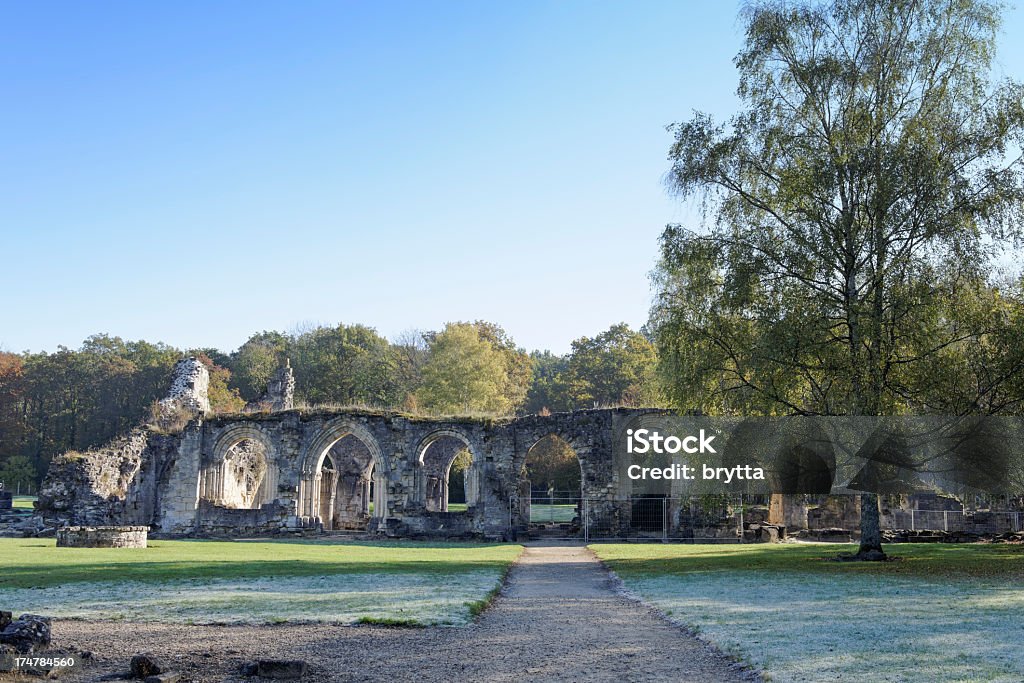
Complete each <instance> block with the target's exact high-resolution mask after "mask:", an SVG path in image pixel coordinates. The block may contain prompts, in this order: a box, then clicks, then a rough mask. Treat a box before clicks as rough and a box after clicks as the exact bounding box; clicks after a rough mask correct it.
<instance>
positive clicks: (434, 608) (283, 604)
mask: <svg viewBox="0 0 1024 683" xmlns="http://www.w3.org/2000/svg"><path fill="white" fill-rule="evenodd" d="M500 580H501V576H500V572H498V571H492V570H480V571H470V572H458V573H452V574H441V573H434V572H432V573H424V574H383V575H379V574H336V575H330V576H306V577H286V578H266V579H210V580H201V581H200V580H196V581H187V580H185V581H166V582H163V583H146V582H139V581H130V582H127V581H126V582H117V583H115V582H102V583H69V584H66V585H63V586H53V587H49V588H24V589H5V590H0V604H4V605H8V606H9V607H13V608H14V609H15V611H16V612H17V613H23V612H32V613H35V614H46V615H49V616H53V617H58V618H75V619H124V620H129V621H156V622H167V623H194V624H210V623H231V624H261V623H276V622H281V621H291V622H330V623H343V624H351V623H355V622H356V621H358V620H359V619H361V618H364V617H370V618H375V619H383V620H396V621H403V622H416V623H419V624H423V625H435V624H438V625H459V624H465V623H467V622H468V621H469V619H470V608H469V606H468V604H467V603H472V602H474V601H477V600H480V599H483V598H485V597H486V596H487V594H488V593H489V592H490V591H491V590H493V589H494V588H495V586H497V585H498V583H499V581H500Z"/></svg>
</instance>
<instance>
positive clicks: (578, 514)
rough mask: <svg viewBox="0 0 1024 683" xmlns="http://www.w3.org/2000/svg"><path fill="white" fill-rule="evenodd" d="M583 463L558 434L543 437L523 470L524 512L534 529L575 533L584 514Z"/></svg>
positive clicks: (520, 485)
mask: <svg viewBox="0 0 1024 683" xmlns="http://www.w3.org/2000/svg"><path fill="white" fill-rule="evenodd" d="M582 504H583V464H582V463H581V462H580V459H579V457H578V455H577V453H576V450H575V449H574V448H573V447H572V445H570V444H569V442H568V441H566V440H565V439H563V438H561V437H560V436H558V435H557V434H548V435H547V436H544V437H543V438H541V439H539V440H538V441H537V442H536V443H534V444H533V446H531V447H530V450H528V451H527V452H526V458H525V459H524V460H523V465H522V467H521V469H520V472H519V505H520V515H521V516H522V519H523V521H524V522H527V523H528V524H529V528H530V531H531V533H542V534H555V535H575V534H576V533H578V532H579V530H580V526H581V524H580V520H581V519H582V515H583V509H582Z"/></svg>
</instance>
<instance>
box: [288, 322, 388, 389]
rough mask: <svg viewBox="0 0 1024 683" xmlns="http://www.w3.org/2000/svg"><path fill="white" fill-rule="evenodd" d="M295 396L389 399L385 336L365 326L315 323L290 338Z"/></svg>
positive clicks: (289, 351)
mask: <svg viewBox="0 0 1024 683" xmlns="http://www.w3.org/2000/svg"><path fill="white" fill-rule="evenodd" d="M288 354H289V356H290V357H291V361H292V369H293V370H294V372H295V385H296V390H295V393H296V398H297V399H301V400H304V401H306V402H308V403H330V402H334V403H342V404H353V403H364V404H368V405H385V406H386V405H391V404H392V403H394V402H395V399H396V394H395V391H394V389H395V386H394V364H395V358H394V356H393V355H392V353H391V349H390V346H389V344H388V342H387V340H386V339H384V338H383V337H381V336H380V335H378V334H377V332H376V331H375V330H373V329H372V328H369V327H366V326H365V325H343V324H342V325H338V326H337V327H317V328H314V329H312V330H310V331H308V332H304V333H302V334H300V335H298V336H296V337H294V338H292V339H291V340H290V344H289V345H288Z"/></svg>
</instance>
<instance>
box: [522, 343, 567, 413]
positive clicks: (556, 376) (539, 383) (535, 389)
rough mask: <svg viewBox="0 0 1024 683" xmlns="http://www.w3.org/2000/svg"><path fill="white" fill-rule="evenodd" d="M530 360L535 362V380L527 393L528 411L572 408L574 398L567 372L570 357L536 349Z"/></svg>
mask: <svg viewBox="0 0 1024 683" xmlns="http://www.w3.org/2000/svg"><path fill="white" fill-rule="evenodd" d="M530 360H531V361H532V362H533V382H531V384H530V390H529V392H528V393H527V395H526V406H525V407H526V412H527V413H539V412H541V411H543V410H548V411H551V412H564V411H567V410H571V405H572V399H571V397H570V396H569V387H568V383H567V374H566V373H567V371H568V369H569V358H568V357H567V356H556V355H555V354H553V353H551V352H550V351H543V352H542V351H534V352H533V353H531V354H530Z"/></svg>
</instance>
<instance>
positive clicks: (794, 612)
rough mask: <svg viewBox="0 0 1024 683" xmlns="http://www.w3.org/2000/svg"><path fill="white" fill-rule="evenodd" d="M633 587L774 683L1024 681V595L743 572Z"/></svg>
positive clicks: (1001, 589) (887, 579)
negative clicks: (763, 673)
mask: <svg viewBox="0 0 1024 683" xmlns="http://www.w3.org/2000/svg"><path fill="white" fill-rule="evenodd" d="M625 586H626V588H627V589H629V590H630V591H632V592H634V593H636V594H638V595H639V596H640V597H641V598H643V599H644V600H647V601H648V602H650V603H652V604H654V605H656V606H657V607H658V608H659V609H661V610H662V611H664V612H670V613H671V615H672V618H674V619H677V620H678V621H680V622H681V623H684V624H686V625H688V626H691V627H694V628H696V629H697V630H698V631H699V632H700V633H701V635H702V636H704V637H706V638H707V639H708V640H710V641H712V642H714V643H715V644H716V645H718V646H719V647H721V648H722V649H723V650H725V651H726V652H730V653H732V654H735V655H738V656H740V657H742V658H743V659H744V660H746V661H748V662H751V663H752V664H754V665H756V666H758V667H761V668H763V669H765V670H766V672H767V673H768V674H769V676H770V678H771V680H772V681H773V682H781V681H824V680H844V681H845V680H870V681H900V682H903V683H917V682H921V683H925V682H927V683H932V682H937V681H989V682H1000V683H1002V682H1006V683H1011V682H1012V683H1019V682H1020V681H1021V680H1024V649H1022V648H1021V647H1020V643H1021V642H1022V641H1024V619H1021V614H1022V613H1024V588H1017V587H1013V586H1012V585H1009V584H1007V583H1005V582H1004V583H992V582H985V581H980V580H962V581H956V582H953V581H941V582H940V581H922V580H920V579H913V578H903V577H893V576H881V577H880V576H850V575H843V576H818V575H812V574H807V575H803V574H794V573H784V574H779V573H768V572H765V573H760V574H752V573H749V572H732V571H709V572H692V573H689V574H685V575H674V576H658V577H653V576H643V577H633V578H626V579H625Z"/></svg>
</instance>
